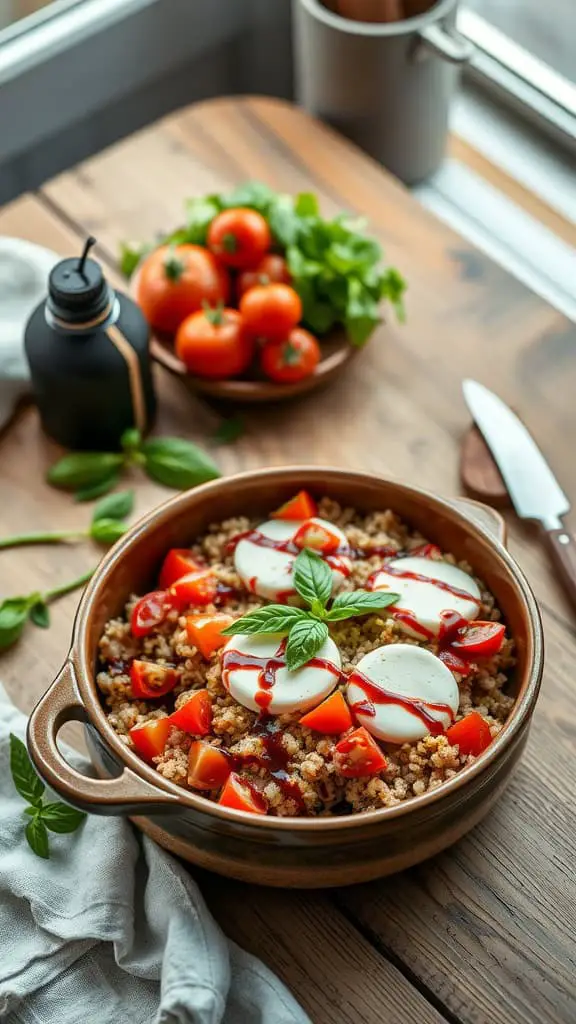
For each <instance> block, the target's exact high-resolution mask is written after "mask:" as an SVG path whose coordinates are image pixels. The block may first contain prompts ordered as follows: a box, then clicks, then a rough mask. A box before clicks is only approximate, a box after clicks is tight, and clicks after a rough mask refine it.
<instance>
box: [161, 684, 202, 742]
mask: <svg viewBox="0 0 576 1024" xmlns="http://www.w3.org/2000/svg"><path fill="white" fill-rule="evenodd" d="M170 722H171V723H172V725H175V726H177V727H178V729H182V730H183V731H184V732H190V733H192V735H193V736H206V734H207V733H209V732H210V726H211V725H212V698H211V697H210V694H209V693H208V690H196V693H193V694H192V696H191V697H190V698H189V699H188V700H187V701H186V703H185V704H183V705H182V707H180V708H178V710H177V711H174V712H173V713H172V714H171V715H170Z"/></svg>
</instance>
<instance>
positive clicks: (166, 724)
mask: <svg viewBox="0 0 576 1024" xmlns="http://www.w3.org/2000/svg"><path fill="white" fill-rule="evenodd" d="M171 728H172V726H171V724H170V719H169V718H154V719H151V721H149V722H144V724H143V725H135V726H134V728H133V729H130V733H129V735H130V739H131V740H132V743H133V744H134V749H135V750H136V752H137V753H138V754H140V757H143V758H144V759H145V760H146V761H151V760H152V758H153V757H160V755H161V754H163V753H164V747H165V746H166V743H167V741H168V735H169V733H170V729H171Z"/></svg>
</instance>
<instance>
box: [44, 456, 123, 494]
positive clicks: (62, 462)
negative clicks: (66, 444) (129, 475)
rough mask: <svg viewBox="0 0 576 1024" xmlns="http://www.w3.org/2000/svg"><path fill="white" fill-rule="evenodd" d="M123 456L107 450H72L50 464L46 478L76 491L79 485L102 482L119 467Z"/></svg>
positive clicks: (59, 485)
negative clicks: (53, 463) (52, 464)
mask: <svg viewBox="0 0 576 1024" xmlns="http://www.w3.org/2000/svg"><path fill="white" fill-rule="evenodd" d="M123 461H124V458H123V456H122V455H120V454H116V453H108V452H73V453H72V454H71V455H65V456H64V458H63V459H59V461H58V462H56V463H55V465H54V466H52V467H51V468H50V469H49V470H48V473H47V476H46V479H47V480H48V483H49V484H52V485H53V486H54V487H62V488H63V489H64V490H69V491H76V490H78V488H81V487H88V486H89V485H91V484H98V483H102V482H103V481H104V480H105V479H106V478H108V477H110V475H111V474H112V473H113V472H114V471H115V470H117V469H119V468H120V466H121V465H122V462H123Z"/></svg>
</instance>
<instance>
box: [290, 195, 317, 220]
mask: <svg viewBox="0 0 576 1024" xmlns="http://www.w3.org/2000/svg"><path fill="white" fill-rule="evenodd" d="M294 209H295V211H296V213H297V214H298V216H299V217H317V216H318V214H319V213H320V207H319V206H318V196H315V195H314V193H313V192H300V193H299V194H298V195H297V196H296V202H295V204H294Z"/></svg>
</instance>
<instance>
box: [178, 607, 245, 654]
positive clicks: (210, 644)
mask: <svg viewBox="0 0 576 1024" xmlns="http://www.w3.org/2000/svg"><path fill="white" fill-rule="evenodd" d="M233 622H234V619H233V618H232V616H231V615H224V614H218V615H189V616H188V617H187V619H186V632H187V633H188V639H189V641H190V643H191V644H194V646H195V647H197V648H198V650H199V651H200V653H201V654H202V655H203V656H204V657H205V658H209V657H210V655H211V654H213V653H214V651H217V650H219V648H220V647H223V646H224V644H225V643H226V639H227V638H226V637H223V636H222V630H223V629H227V627H228V626H231V625H232V623H233Z"/></svg>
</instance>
